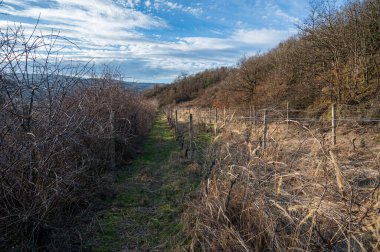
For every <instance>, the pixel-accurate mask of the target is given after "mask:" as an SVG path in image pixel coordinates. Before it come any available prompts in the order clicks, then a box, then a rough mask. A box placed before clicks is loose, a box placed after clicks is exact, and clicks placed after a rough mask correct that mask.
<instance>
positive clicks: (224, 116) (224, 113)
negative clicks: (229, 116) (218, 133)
mask: <svg viewBox="0 0 380 252" xmlns="http://www.w3.org/2000/svg"><path fill="white" fill-rule="evenodd" d="M223 124H226V106H224V107H223Z"/></svg>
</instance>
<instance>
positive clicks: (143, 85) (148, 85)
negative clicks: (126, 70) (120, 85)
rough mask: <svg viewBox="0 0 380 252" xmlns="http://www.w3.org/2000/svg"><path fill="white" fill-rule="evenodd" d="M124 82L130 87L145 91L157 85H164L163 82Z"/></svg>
mask: <svg viewBox="0 0 380 252" xmlns="http://www.w3.org/2000/svg"><path fill="white" fill-rule="evenodd" d="M124 84H125V85H126V86H128V87H131V88H135V89H137V90H140V91H143V90H147V89H151V88H153V87H154V86H155V85H164V84H162V83H147V82H126V81H124Z"/></svg>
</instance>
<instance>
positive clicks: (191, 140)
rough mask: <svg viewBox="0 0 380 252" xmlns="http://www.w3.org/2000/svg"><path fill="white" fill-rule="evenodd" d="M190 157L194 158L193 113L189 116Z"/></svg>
mask: <svg viewBox="0 0 380 252" xmlns="http://www.w3.org/2000/svg"><path fill="white" fill-rule="evenodd" d="M189 119H190V120H189V158H190V160H192V159H193V115H192V114H190V118H189Z"/></svg>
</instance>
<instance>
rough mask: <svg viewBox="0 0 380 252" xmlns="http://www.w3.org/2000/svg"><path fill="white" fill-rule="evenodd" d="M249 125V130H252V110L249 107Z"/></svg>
mask: <svg viewBox="0 0 380 252" xmlns="http://www.w3.org/2000/svg"><path fill="white" fill-rule="evenodd" d="M249 125H250V126H251V130H252V126H253V110H252V106H249Z"/></svg>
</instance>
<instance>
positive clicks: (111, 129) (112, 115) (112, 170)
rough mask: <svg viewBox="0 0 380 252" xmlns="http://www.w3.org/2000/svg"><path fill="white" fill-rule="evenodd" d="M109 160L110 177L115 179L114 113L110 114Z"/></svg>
mask: <svg viewBox="0 0 380 252" xmlns="http://www.w3.org/2000/svg"><path fill="white" fill-rule="evenodd" d="M110 133H111V134H110V158H111V163H110V166H111V172H112V175H113V176H114V177H115V176H116V173H115V172H116V160H115V158H116V144H115V140H116V139H115V138H116V134H115V112H114V111H111V114H110Z"/></svg>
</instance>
